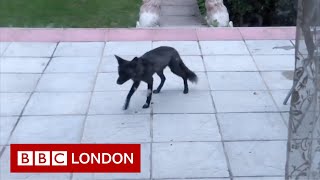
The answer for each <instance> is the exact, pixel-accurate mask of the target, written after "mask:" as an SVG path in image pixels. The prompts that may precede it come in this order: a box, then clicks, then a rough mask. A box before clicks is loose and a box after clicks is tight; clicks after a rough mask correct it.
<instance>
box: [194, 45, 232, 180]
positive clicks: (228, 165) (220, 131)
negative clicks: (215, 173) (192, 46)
mask: <svg viewBox="0 0 320 180" xmlns="http://www.w3.org/2000/svg"><path fill="white" fill-rule="evenodd" d="M198 47H199V49H200V54H201V60H202V63H203V65H204V70H205V75H206V78H207V81H208V82H209V76H208V72H207V67H206V66H205V62H204V59H203V55H202V49H201V45H200V42H199V41H198ZM208 86H209V89H211V85H210V83H209V84H208ZM210 97H211V102H212V106H213V108H214V111H215V114H214V115H215V118H216V123H217V125H218V129H219V133H220V136H221V144H222V148H223V152H224V156H225V160H226V163H227V170H228V173H229V177H230V180H233V174H232V170H231V164H230V161H229V157H228V153H227V151H226V147H225V144H224V142H223V136H222V130H221V127H220V124H219V121H218V116H217V108H216V105H215V103H214V99H213V96H212V93H211V92H210Z"/></svg>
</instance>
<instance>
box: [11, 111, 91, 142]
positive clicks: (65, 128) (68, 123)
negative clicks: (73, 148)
mask: <svg viewBox="0 0 320 180" xmlns="http://www.w3.org/2000/svg"><path fill="white" fill-rule="evenodd" d="M84 119H85V116H23V117H21V119H20V121H19V123H18V125H17V127H16V129H15V131H14V132H13V134H12V137H11V139H10V143H15V144H19V143H31V144H39V143H40V144H42V143H48V144H61V143H80V139H81V134H82V129H83V122H84Z"/></svg>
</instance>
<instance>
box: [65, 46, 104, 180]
mask: <svg viewBox="0 0 320 180" xmlns="http://www.w3.org/2000/svg"><path fill="white" fill-rule="evenodd" d="M105 47H106V43H105V42H103V47H102V51H101V55H100V60H99V65H98V66H97V67H96V68H97V71H96V72H95V79H94V82H93V86H92V89H91V91H89V92H90V98H89V102H88V106H87V110H86V113H85V114H83V115H84V116H85V117H84V120H83V124H82V129H81V134H80V139H79V143H81V141H82V138H83V134H84V129H85V125H86V121H87V119H88V115H89V110H90V106H91V101H92V96H93V94H94V93H95V91H94V89H95V86H96V83H97V79H98V75H99V69H100V66H101V64H102V60H103V54H104V49H105ZM72 178H73V173H71V176H70V180H72Z"/></svg>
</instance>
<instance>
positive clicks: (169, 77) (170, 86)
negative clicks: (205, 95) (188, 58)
mask: <svg viewBox="0 0 320 180" xmlns="http://www.w3.org/2000/svg"><path fill="white" fill-rule="evenodd" d="M195 73H196V75H197V76H198V82H197V83H192V82H190V81H188V87H189V91H195V90H207V91H208V90H209V89H210V88H209V82H208V78H207V75H206V74H205V73H204V72H195ZM164 75H165V77H166V81H165V83H164V85H163V87H162V89H161V92H162V91H168V90H169V91H170V90H175V91H181V92H182V91H183V89H184V83H183V79H182V78H181V77H180V76H177V75H175V74H173V73H172V72H171V71H170V70H169V69H166V71H164ZM153 80H154V81H153V85H154V89H156V88H157V87H158V85H159V84H160V82H161V79H160V77H159V76H158V75H156V74H155V75H154V76H153Z"/></svg>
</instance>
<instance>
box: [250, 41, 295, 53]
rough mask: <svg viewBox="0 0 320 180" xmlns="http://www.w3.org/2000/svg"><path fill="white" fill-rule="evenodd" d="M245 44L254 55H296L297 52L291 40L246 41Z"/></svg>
mask: <svg viewBox="0 0 320 180" xmlns="http://www.w3.org/2000/svg"><path fill="white" fill-rule="evenodd" d="M245 42H246V44H247V46H248V49H249V51H250V53H251V54H253V55H258V54H259V55H262V54H264V55H279V54H294V52H295V50H294V47H293V45H292V43H291V42H290V41H289V40H246V41H245Z"/></svg>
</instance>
